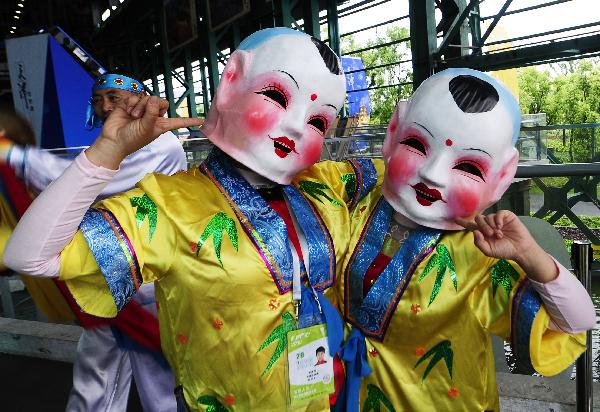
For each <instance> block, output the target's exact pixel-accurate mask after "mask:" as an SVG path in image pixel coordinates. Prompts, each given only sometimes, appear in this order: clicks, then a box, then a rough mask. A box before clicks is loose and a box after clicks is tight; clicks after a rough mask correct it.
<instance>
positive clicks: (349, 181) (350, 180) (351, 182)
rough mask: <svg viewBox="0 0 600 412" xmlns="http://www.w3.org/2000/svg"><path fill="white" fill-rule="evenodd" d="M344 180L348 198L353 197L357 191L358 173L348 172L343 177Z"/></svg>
mask: <svg viewBox="0 0 600 412" xmlns="http://www.w3.org/2000/svg"><path fill="white" fill-rule="evenodd" d="M341 179H342V182H344V189H346V194H347V195H348V198H350V199H351V198H352V196H354V193H355V192H356V175H355V174H354V173H346V174H345V175H342V177H341Z"/></svg>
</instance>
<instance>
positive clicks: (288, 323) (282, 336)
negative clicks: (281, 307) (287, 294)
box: [257, 312, 296, 378]
mask: <svg viewBox="0 0 600 412" xmlns="http://www.w3.org/2000/svg"><path fill="white" fill-rule="evenodd" d="M281 318H282V320H283V322H282V323H281V325H279V326H277V327H276V328H275V329H273V331H272V332H271V334H270V335H269V337H268V338H267V339H266V340H265V341H264V342H263V343H262V345H260V347H259V348H258V351H257V353H258V352H260V351H261V350H263V349H264V348H266V347H267V346H269V345H270V344H271V343H273V342H275V341H277V346H276V347H275V351H274V352H273V356H271V359H269V363H268V364H267V367H266V368H265V370H264V371H263V373H261V375H260V377H261V378H262V377H263V375H264V374H265V373H267V372H268V371H269V370H271V368H272V367H273V365H275V362H277V360H278V359H279V358H280V357H281V355H282V354H283V353H284V352H285V350H286V348H287V334H288V333H289V332H291V331H293V330H296V322H295V321H294V317H293V316H292V315H291V314H290V313H289V312H285V313H284V314H283V315H282V316H281Z"/></svg>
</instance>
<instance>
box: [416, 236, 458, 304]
mask: <svg viewBox="0 0 600 412" xmlns="http://www.w3.org/2000/svg"><path fill="white" fill-rule="evenodd" d="M436 266H438V270H437V274H436V276H435V281H434V282H433V289H432V290H431V296H430V297H429V305H431V303H432V302H433V301H434V300H435V298H436V296H437V295H438V293H440V289H441V287H442V283H443V282H444V278H445V277H446V273H447V272H448V273H450V279H451V280H452V285H454V290H458V282H457V280H456V270H455V269H454V262H453V261H452V257H450V253H449V252H448V249H447V248H446V246H444V245H443V244H442V243H440V244H438V245H437V246H436V247H435V253H434V254H433V256H432V257H431V259H429V262H427V265H426V266H425V270H423V273H422V274H421V276H419V282H420V281H422V280H423V279H425V277H427V275H429V273H431V271H432V270H433V268H435V267H436ZM429 305H428V306H429Z"/></svg>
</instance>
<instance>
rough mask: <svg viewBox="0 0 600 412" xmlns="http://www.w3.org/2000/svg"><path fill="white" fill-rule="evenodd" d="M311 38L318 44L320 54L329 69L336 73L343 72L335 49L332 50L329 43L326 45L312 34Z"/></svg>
mask: <svg viewBox="0 0 600 412" xmlns="http://www.w3.org/2000/svg"><path fill="white" fill-rule="evenodd" d="M310 39H311V40H312V42H313V44H314V45H315V46H317V49H318V50H319V54H320V55H321V57H322V58H323V61H324V62H325V66H327V68H328V69H329V71H330V72H331V73H333V74H336V75H339V74H342V71H341V70H340V65H339V63H338V57H337V56H336V55H335V53H334V52H333V50H331V49H330V48H329V46H328V45H326V44H325V43H323V42H322V41H321V40H319V39H315V38H314V37H312V36H311V38H310Z"/></svg>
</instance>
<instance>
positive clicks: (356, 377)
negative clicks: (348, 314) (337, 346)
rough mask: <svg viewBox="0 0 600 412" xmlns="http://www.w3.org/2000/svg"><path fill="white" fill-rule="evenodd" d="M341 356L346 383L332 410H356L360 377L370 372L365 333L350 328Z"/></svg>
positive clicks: (357, 408) (348, 411)
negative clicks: (344, 368)
mask: <svg viewBox="0 0 600 412" xmlns="http://www.w3.org/2000/svg"><path fill="white" fill-rule="evenodd" d="M341 356H342V359H343V360H344V361H345V362H346V384H345V385H344V390H343V391H342V393H341V394H340V399H339V400H338V401H337V403H336V405H335V408H334V410H335V411H346V412H351V411H358V410H359V396H360V386H361V381H362V378H363V377H364V376H367V375H369V374H370V373H371V372H372V370H371V367H370V366H369V363H368V362H367V344H366V342H365V335H363V334H362V332H361V331H360V330H359V329H356V328H352V332H350V336H348V340H347V341H346V344H345V345H344V347H343V348H342V351H341Z"/></svg>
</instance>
